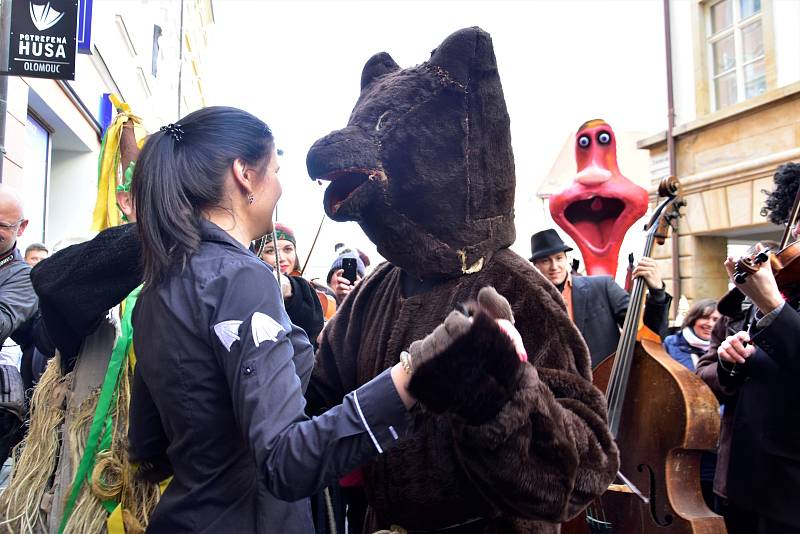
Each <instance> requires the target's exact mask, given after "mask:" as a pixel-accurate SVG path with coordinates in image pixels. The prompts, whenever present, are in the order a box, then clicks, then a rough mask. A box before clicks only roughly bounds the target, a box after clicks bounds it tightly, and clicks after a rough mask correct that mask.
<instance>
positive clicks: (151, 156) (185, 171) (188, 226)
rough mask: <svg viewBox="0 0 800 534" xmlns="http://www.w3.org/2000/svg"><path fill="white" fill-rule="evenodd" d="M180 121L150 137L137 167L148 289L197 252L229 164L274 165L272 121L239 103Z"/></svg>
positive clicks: (136, 192)
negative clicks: (203, 225)
mask: <svg viewBox="0 0 800 534" xmlns="http://www.w3.org/2000/svg"><path fill="white" fill-rule="evenodd" d="M173 126H174V127H173V128H172V129H169V128H166V129H162V130H161V131H158V132H156V133H154V134H152V135H150V136H149V137H148V138H147V141H146V142H145V144H144V147H143V148H142V151H141V152H140V153H139V157H138V159H137V161H136V167H135V169H134V173H133V183H132V190H131V191H132V194H133V203H134V207H135V209H136V220H137V226H138V229H139V235H140V237H141V242H142V261H143V263H144V281H145V283H146V287H153V286H155V285H157V284H158V283H159V282H161V281H162V280H163V279H164V277H165V276H166V275H167V272H168V271H169V270H170V269H171V268H172V267H173V266H176V265H179V266H180V268H183V267H184V266H185V265H186V262H187V261H188V260H189V258H190V257H191V256H192V255H193V254H194V253H196V252H197V250H198V248H199V247H200V228H199V223H200V218H201V216H202V211H203V210H204V209H207V208H210V207H214V206H218V205H220V203H221V202H222V199H223V193H224V189H225V184H224V176H225V171H226V170H227V168H228V167H229V166H230V165H231V164H232V163H233V162H234V161H235V160H237V159H239V160H242V161H244V162H246V163H247V164H249V165H258V164H262V162H263V164H266V163H268V162H269V160H268V158H269V156H270V154H271V152H272V149H273V146H274V143H273V139H272V132H271V131H270V129H269V127H268V126H267V125H266V124H265V123H264V122H263V121H261V120H260V119H258V118H256V117H254V116H253V115H251V114H250V113H247V112H246V111H242V110H240V109H236V108H230V107H219V106H215V107H208V108H204V109H201V110H198V111H195V112H193V113H190V114H189V115H187V116H185V117H184V118H182V119H181V120H180V121H178V123H176V124H175V125H173ZM176 128H179V129H180V135H175V134H174V133H173V130H174V129H176ZM265 158H266V161H264V160H265Z"/></svg>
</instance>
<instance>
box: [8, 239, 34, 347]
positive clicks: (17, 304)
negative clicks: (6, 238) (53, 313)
mask: <svg viewBox="0 0 800 534" xmlns="http://www.w3.org/2000/svg"><path fill="white" fill-rule="evenodd" d="M37 307H38V299H37V298H36V293H35V292H34V291H33V285H31V268H30V266H29V265H28V264H27V263H25V260H23V259H22V255H21V254H20V253H19V250H17V249H16V248H15V249H14V256H13V259H11V260H9V261H8V262H7V263H5V264H4V265H2V266H0V345H2V344H3V343H4V342H5V340H6V338H8V337H11V336H12V334H14V332H15V331H16V330H17V329H19V327H20V326H22V324H23V323H25V322H26V321H28V320H29V319H31V318H32V317H33V316H34V315H35V314H36V310H37ZM16 341H17V342H18V343H20V344H22V343H21V342H20V340H16Z"/></svg>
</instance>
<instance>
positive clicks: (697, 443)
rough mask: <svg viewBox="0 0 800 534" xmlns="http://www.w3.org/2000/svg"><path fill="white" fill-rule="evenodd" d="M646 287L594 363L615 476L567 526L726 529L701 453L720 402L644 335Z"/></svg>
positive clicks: (630, 533)
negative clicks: (614, 449)
mask: <svg viewBox="0 0 800 534" xmlns="http://www.w3.org/2000/svg"><path fill="white" fill-rule="evenodd" d="M678 186H679V184H678V182H677V180H676V179H675V178H668V179H666V180H664V181H662V183H661V184H660V186H659V195H660V196H661V197H664V199H663V200H662V201H661V203H660V204H659V205H658V206H657V208H656V209H655V211H654V213H653V215H652V217H651V218H650V221H649V222H648V223H647V225H646V226H645V230H646V232H647V240H646V244H645V248H644V254H643V255H645V256H649V255H650V254H651V252H652V250H653V246H654V245H655V243H656V242H658V243H659V244H663V242H664V240H665V239H666V237H667V235H668V233H669V228H670V223H669V218H670V217H675V216H677V206H678V204H677V202H676V200H677V199H678V189H679V187H678ZM645 295H646V284H645V282H644V280H643V279H642V278H636V279H635V280H634V281H633V287H632V289H631V297H630V304H629V307H628V312H627V315H626V317H625V322H624V325H623V328H622V333H621V337H620V341H619V345H618V346H617V351H616V352H615V353H614V354H613V355H611V356H609V357H608V358H606V359H605V360H603V361H602V362H600V364H598V366H597V368H596V369H595V370H594V379H593V382H594V384H595V386H597V387H598V388H599V389H601V390H603V391H605V392H606V397H607V400H608V421H609V428H610V430H611V433H612V435H613V436H614V438H615V440H616V442H617V446H618V447H619V451H620V470H619V473H618V476H617V480H615V483H614V484H612V485H611V486H609V488H608V490H607V491H606V492H605V493H604V494H603V495H602V496H600V497H599V498H598V499H596V500H595V501H594V502H593V503H592V504H591V505H589V507H588V508H587V510H586V513H585V516H582V517H578V518H576V519H575V520H573V521H572V522H570V523H568V524H567V525H565V526H564V530H563V532H565V533H587V532H588V533H592V534H595V533H614V534H642V533H658V534H660V533H664V534H678V533H680V534H684V533H696V534H700V533H702V534H717V533H719V534H723V533H725V532H726V529H725V524H724V521H723V519H722V517H721V516H719V515H716V514H714V513H713V512H712V511H711V510H709V508H708V507H707V506H706V504H705V502H704V500H703V495H702V492H701V489H700V456H701V454H702V453H703V452H704V451H713V450H714V449H715V448H716V445H717V437H718V434H719V425H720V417H719V404H718V403H717V400H716V398H715V397H714V395H713V393H712V392H711V390H709V389H708V387H707V386H706V385H705V384H704V383H703V382H702V381H701V380H700V379H699V378H698V377H697V376H695V375H694V374H693V373H692V372H690V371H689V370H688V369H686V368H685V367H683V366H682V365H681V364H679V363H677V362H676V361H675V360H673V359H672V358H671V357H670V356H669V355H668V354H667V353H666V352H665V351H664V349H663V348H662V346H661V343H660V342H656V341H653V340H651V339H647V338H646V337H645V336H641V335H640V332H639V323H640V318H641V316H642V312H643V309H644V300H645Z"/></svg>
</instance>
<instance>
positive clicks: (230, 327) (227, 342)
mask: <svg viewBox="0 0 800 534" xmlns="http://www.w3.org/2000/svg"><path fill="white" fill-rule="evenodd" d="M241 325H242V321H235V320H234V321H222V322H221V323H217V324H215V325H214V333H215V334H217V337H218V338H219V340H220V342H221V343H222V345H223V346H224V347H225V349H226V350H227V351H228V352H230V351H231V345H233V343H234V341H239V339H241V338H240V337H239V327H240V326H241Z"/></svg>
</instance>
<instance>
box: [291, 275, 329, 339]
mask: <svg viewBox="0 0 800 534" xmlns="http://www.w3.org/2000/svg"><path fill="white" fill-rule="evenodd" d="M288 278H289V283H290V284H292V296H291V297H289V298H288V299H286V300H284V301H283V304H284V306H285V307H286V313H287V314H288V315H289V319H290V320H291V321H292V323H294V324H295V325H296V326H299V327H300V328H302V329H303V330H304V331H305V333H306V334H307V335H308V339H309V341H311V345H312V346H313V347H314V350H315V351H316V349H317V336H319V333H320V332H322V327H323V326H325V317H324V316H323V314H322V304H320V302H319V298H318V297H317V292H316V290H315V289H314V287H313V286H312V285H311V282H309V281H308V280H306V279H305V278H303V277H300V276H289V277H288Z"/></svg>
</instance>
